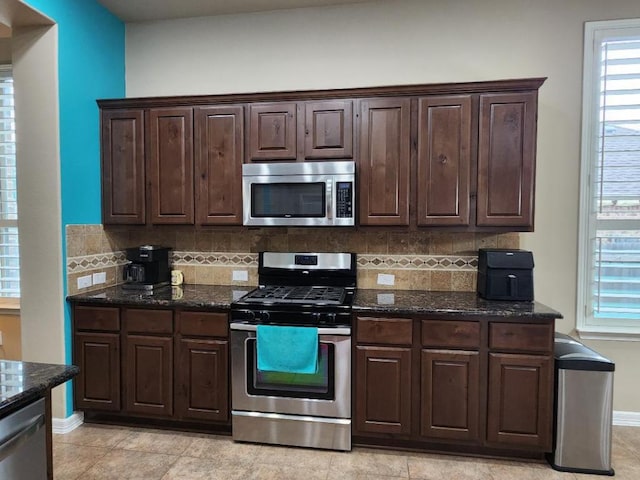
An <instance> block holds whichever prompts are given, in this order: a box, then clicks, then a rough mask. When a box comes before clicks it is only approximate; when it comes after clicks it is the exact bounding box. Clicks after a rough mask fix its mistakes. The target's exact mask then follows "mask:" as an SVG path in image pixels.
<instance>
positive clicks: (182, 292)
mask: <svg viewBox="0 0 640 480" xmlns="http://www.w3.org/2000/svg"><path fill="white" fill-rule="evenodd" d="M254 288H255V287H254V286H251V285H248V286H238V285H182V286H180V287H164V288H161V289H160V290H157V291H156V292H155V293H153V294H152V295H150V294H143V293H140V292H132V291H130V290H124V289H123V288H122V287H121V286H115V287H109V288H103V289H102V290H94V291H92V292H86V293H78V294H76V295H70V296H69V297H67V299H68V300H69V301H71V302H83V303H92V304H96V305H110V304H113V305H139V306H157V307H182V308H229V306H230V305H231V302H233V301H234V300H237V299H238V298H240V297H242V296H244V295H245V294H247V293H249V292H250V291H251V290H253V289H254Z"/></svg>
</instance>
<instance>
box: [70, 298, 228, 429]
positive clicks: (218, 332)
mask: <svg viewBox="0 0 640 480" xmlns="http://www.w3.org/2000/svg"><path fill="white" fill-rule="evenodd" d="M73 324H74V327H73V348H74V351H73V358H74V363H75V364H77V365H78V366H79V367H80V374H79V375H78V376H77V377H76V379H75V382H74V399H75V408H76V409H78V410H83V411H85V413H86V414H87V415H85V418H91V419H96V420H99V421H101V422H111V423H127V422H129V421H135V422H136V423H144V419H145V418H146V419H153V421H154V422H155V423H154V425H156V424H158V422H160V423H162V424H167V425H174V426H176V425H178V426H184V428H198V429H207V430H211V431H216V432H224V433H227V432H229V430H230V412H229V405H230V401H229V345H228V339H229V335H228V328H229V321H228V313H227V312H210V311H184V310H181V309H171V308H140V307H137V308H136V307H132V306H124V305H123V306H111V307H98V306H93V305H74V308H73Z"/></svg>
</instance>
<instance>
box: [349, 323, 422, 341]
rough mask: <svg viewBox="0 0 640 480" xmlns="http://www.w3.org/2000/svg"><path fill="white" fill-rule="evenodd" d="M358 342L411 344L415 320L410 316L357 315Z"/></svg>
mask: <svg viewBox="0 0 640 480" xmlns="http://www.w3.org/2000/svg"><path fill="white" fill-rule="evenodd" d="M356 321H357V332H358V333H357V337H356V341H357V342H358V343H378V344H388V345H411V343H412V340H413V320H411V319H410V318H371V317H357V319H356Z"/></svg>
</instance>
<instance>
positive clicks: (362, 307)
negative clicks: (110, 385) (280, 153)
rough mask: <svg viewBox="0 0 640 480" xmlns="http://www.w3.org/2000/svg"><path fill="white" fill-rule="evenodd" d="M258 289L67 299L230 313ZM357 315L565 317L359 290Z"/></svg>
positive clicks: (541, 308) (440, 296)
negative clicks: (228, 309) (222, 310)
mask: <svg viewBox="0 0 640 480" xmlns="http://www.w3.org/2000/svg"><path fill="white" fill-rule="evenodd" d="M254 288H255V287H253V286H237V285H183V286H182V287H166V288H163V289H161V290H159V291H157V292H156V293H154V294H153V295H148V294H141V293H139V292H131V291H129V290H123V289H122V287H121V286H116V287H109V288H104V289H102V290H94V291H92V292H87V293H79V294H76V295H71V296H69V297H67V298H68V299H69V301H71V302H82V303H91V304H96V305H110V304H113V305H138V306H159V307H181V308H219V309H225V308H229V307H230V305H231V303H232V302H233V301H234V300H237V299H239V298H240V297H242V296H243V295H245V294H246V293H248V292H250V291H251V290H253V289H254ZM353 310H354V312H374V311H375V312H381V313H390V314H401V315H411V314H432V315H438V316H448V315H452V316H453V315H455V316H482V317H489V316H491V317H511V318H516V317H520V318H522V319H527V318H534V317H535V318H548V319H552V318H562V314H560V313H559V312H557V311H556V310H553V309H552V308H550V307H548V306H546V305H543V304H542V303H539V302H504V301H492V300H484V299H482V298H480V297H478V295H477V294H476V293H475V292H428V291H424V290H376V289H372V290H368V289H362V288H359V289H357V290H356V295H355V299H354V301H353Z"/></svg>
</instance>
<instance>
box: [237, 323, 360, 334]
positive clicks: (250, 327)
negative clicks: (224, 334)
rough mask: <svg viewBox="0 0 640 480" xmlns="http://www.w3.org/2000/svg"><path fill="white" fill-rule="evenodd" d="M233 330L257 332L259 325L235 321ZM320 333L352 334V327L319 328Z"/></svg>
mask: <svg viewBox="0 0 640 480" xmlns="http://www.w3.org/2000/svg"><path fill="white" fill-rule="evenodd" d="M229 328H230V329H231V330H243V331H245V332H255V331H256V330H258V325H254V324H252V323H240V322H234V323H231V324H230V325H229ZM318 335H351V327H335V328H323V327H320V328H318Z"/></svg>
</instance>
